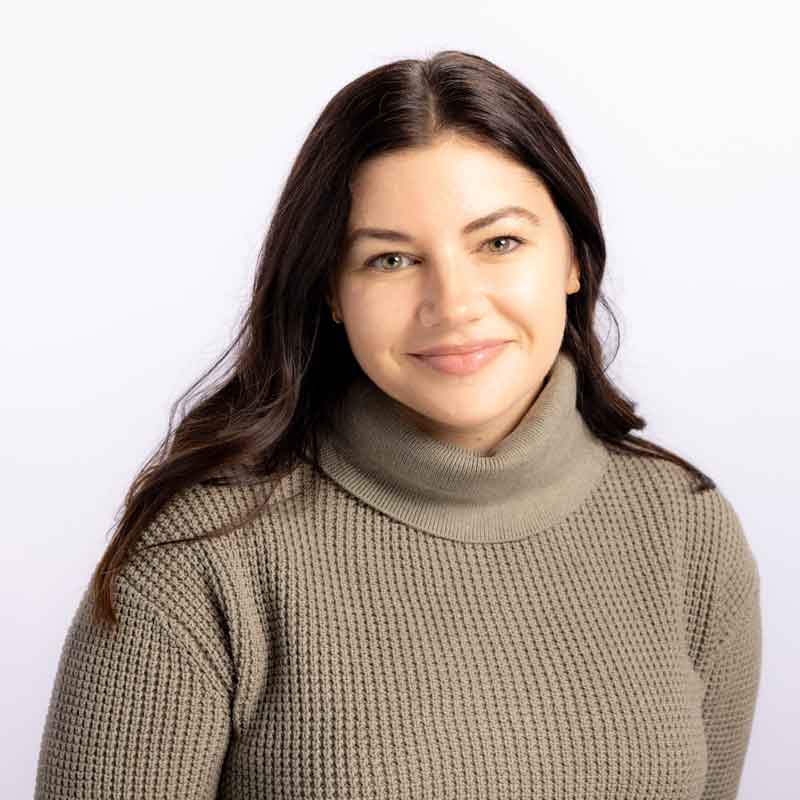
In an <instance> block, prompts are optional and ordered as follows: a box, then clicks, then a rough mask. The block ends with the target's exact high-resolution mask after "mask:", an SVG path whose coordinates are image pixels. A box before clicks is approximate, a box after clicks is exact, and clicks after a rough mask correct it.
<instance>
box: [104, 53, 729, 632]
mask: <svg viewBox="0 0 800 800" xmlns="http://www.w3.org/2000/svg"><path fill="white" fill-rule="evenodd" d="M443 134H458V135H461V136H464V137H468V138H470V139H471V140H473V141H475V142H478V143H482V144H485V145H487V146H489V147H493V148H496V149H497V150H498V151H500V152H502V153H504V154H507V155H510V156H511V157H513V158H514V159H516V160H517V161H518V162H519V163H521V164H524V165H526V166H527V167H528V168H529V169H531V170H533V171H534V172H535V173H536V175H537V176H538V177H539V178H540V179H541V181H543V182H544V184H545V185H546V187H547V189H548V191H549V194H550V196H551V198H552V200H553V203H554V204H555V206H556V208H557V209H558V211H559V212H560V214H561V215H562V217H563V219H564V221H565V222H566V224H567V226H568V228H569V232H570V236H571V245H572V247H573V251H574V252H575V253H576V255H577V257H578V261H579V266H580V276H581V286H580V290H579V291H578V292H576V293H575V294H570V295H568V296H567V323H566V329H565V332H564V338H563V341H562V345H561V349H562V350H565V351H567V352H568V353H569V354H571V355H572V357H573V359H574V361H575V363H576V366H577V368H578V393H577V405H578V408H579V410H580V413H581V414H582V416H583V418H584V419H585V420H586V422H587V424H588V426H589V428H590V429H591V430H592V431H593V433H594V434H595V435H596V436H598V437H599V438H600V439H602V440H603V441H604V442H606V443H607V445H608V446H610V447H613V448H616V449H618V450H624V451H628V452H632V453H639V454H644V455H647V456H651V457H654V458H662V459H667V460H669V461H672V462H674V463H676V464H680V465H682V466H683V467H685V468H686V469H688V470H689V471H690V472H691V473H692V475H693V476H694V477H695V478H696V479H697V480H698V483H697V485H696V486H695V487H694V490H695V491H702V490H706V489H711V488H714V487H715V484H714V482H713V481H712V480H711V478H710V477H708V476H707V475H706V474H705V473H703V472H701V471H700V470H699V469H697V468H696V467H694V466H692V465H691V464H690V463H688V462H687V461H685V460H684V459H683V458H681V457H680V456H678V455H676V454H675V453H672V452H670V451H669V450H666V449H665V448H663V447H661V446H659V445H657V444H655V443H653V442H651V441H648V440H646V439H644V438H642V437H640V436H635V435H633V434H632V433H631V431H632V430H640V429H642V428H644V427H645V424H646V423H645V420H644V419H643V418H642V417H641V416H639V415H637V414H636V413H634V409H635V407H636V404H635V403H634V402H632V401H631V400H630V399H629V398H628V397H626V396H625V395H624V394H623V393H622V392H621V391H620V390H619V389H618V388H616V387H615V386H614V385H613V383H612V382H611V381H610V380H609V378H608V377H607V375H606V369H607V365H605V364H604V363H603V352H602V347H601V342H600V340H599V339H598V337H597V334H596V333H595V330H594V325H595V313H596V307H597V304H598V303H600V305H601V306H602V307H603V308H604V309H605V310H606V312H607V313H608V316H609V319H610V320H611V322H612V323H613V327H614V328H615V329H616V334H617V335H616V340H617V349H618V347H619V344H618V343H619V324H618V322H617V320H616V318H615V316H614V313H613V311H612V309H611V307H610V305H609V303H608V301H607V299H606V298H605V297H604V295H603V293H602V291H601V284H602V280H603V273H604V271H605V259H606V248H605V241H604V238H603V233H602V230H601V227H600V221H599V214H598V209H597V205H596V202H595V198H594V195H593V193H592V190H591V188H590V186H589V183H588V181H587V179H586V176H585V175H584V173H583V171H582V170H581V168H580V166H579V165H578V163H577V161H576V160H575V157H574V155H573V153H572V151H571V149H570V147H569V145H568V144H567V141H566V139H565V137H564V134H563V133H562V131H561V129H560V127H559V125H558V124H557V122H556V121H555V119H554V117H553V115H552V114H551V113H550V111H549V110H548V109H547V107H546V106H545V105H544V103H543V102H542V101H541V100H540V99H539V98H538V97H537V96H536V95H535V94H533V93H532V91H531V90H530V89H528V88H526V87H525V86H524V85H523V84H522V83H520V82H519V81H518V80H516V79H515V78H514V77H512V76H511V75H510V74H509V73H508V72H506V71H504V70H503V69H501V68H500V67H498V66H496V65H495V64H493V63H492V62H490V61H487V60H486V59H484V58H482V57H480V56H477V55H474V54H471V53H464V52H460V51H455V50H445V51H441V52H438V53H436V54H435V55H433V56H431V57H430V58H427V59H424V60H418V59H404V60H400V61H395V62H393V63H390V64H386V65H384V66H380V67H377V68H375V69H373V70H370V71H369V72H367V73H365V74H364V75H362V76H360V77H358V78H356V79H355V80H353V81H352V82H351V83H349V84H347V85H346V86H345V87H344V88H342V89H341V90H340V91H339V92H337V93H336V94H335V95H334V97H333V98H332V99H331V100H330V102H329V103H328V104H327V105H326V107H325V108H324V109H323V111H322V113H321V114H320V116H319V119H318V120H317V121H316V123H315V124H314V126H313V128H312V130H311V132H310V133H309V135H308V137H307V139H306V141H305V142H304V143H303V145H302V147H301V148H300V152H299V154H298V156H297V158H296V159H295V162H294V164H293V166H292V169H291V172H290V173H289V176H288V178H287V180H286V184H285V186H284V188H283V191H282V192H281V195H280V197H279V199H278V202H277V206H276V209H275V212H274V215H273V216H272V219H271V222H270V224H269V227H268V230H267V233H266V236H265V238H264V241H263V244H262V246H261V249H260V252H259V255H258V263H257V271H256V275H255V279H254V284H253V290H252V298H251V300H250V303H249V306H248V307H247V308H246V310H245V312H244V314H243V317H242V320H241V322H240V325H239V328H238V331H237V333H236V336H235V337H234V340H233V342H232V343H231V344H230V345H229V346H228V347H227V349H226V350H225V351H224V352H223V354H222V355H221V356H220V357H219V359H217V361H216V362H215V363H214V364H213V365H212V366H211V367H210V368H209V369H208V370H207V371H206V372H205V373H204V374H203V375H201V377H200V378H198V380H197V381H196V382H195V383H194V384H192V385H191V386H190V387H189V389H187V390H186V392H185V393H184V394H183V395H181V397H179V398H178V400H176V401H175V403H174V404H173V406H172V409H171V412H170V418H169V425H168V431H167V434H166V435H165V437H164V439H163V441H162V442H161V443H160V445H159V446H158V448H157V449H156V450H155V452H154V453H153V454H152V455H151V456H150V458H149V459H148V460H147V462H146V463H145V465H144V466H143V467H142V468H141V470H140V471H139V473H138V474H137V476H136V478H135V479H134V481H133V483H132V485H131V486H130V488H129V490H128V492H127V494H126V496H125V500H124V504H123V506H122V513H121V515H118V516H119V521H118V523H116V529H115V530H114V535H113V537H112V539H111V541H110V542H109V544H108V546H107V548H106V551H105V553H104V554H103V556H102V557H101V559H100V561H99V563H98V565H97V567H96V568H95V571H94V574H93V575H92V579H91V584H90V590H91V593H92V597H93V600H94V613H95V619H96V620H97V621H106V622H110V623H112V624H113V625H115V626H116V624H117V615H116V612H115V610H114V604H113V597H114V594H113V578H114V575H115V573H117V572H118V571H119V570H120V569H121V568H122V566H123V565H124V564H125V563H126V561H127V560H128V559H129V558H130V556H131V555H132V553H133V552H134V546H135V544H136V542H137V540H138V539H140V538H141V533H142V531H143V530H144V529H145V528H146V526H147V525H148V524H149V523H150V522H151V521H152V520H153V518H154V517H155V516H156V514H157V513H158V512H159V510H160V509H161V508H162V507H163V506H164V505H165V504H166V503H167V502H168V501H169V499H170V498H171V497H172V496H173V495H175V494H176V493H177V492H179V491H181V490H182V489H184V488H187V487H189V486H190V485H192V484H200V485H226V484H231V483H237V484H247V485H266V486H270V485H274V482H275V481H276V480H277V479H279V478H280V477H281V476H283V475H285V474H286V473H287V472H288V471H290V470H291V469H292V468H293V466H294V465H296V464H297V463H298V462H300V461H303V462H306V463H310V464H312V465H313V466H314V468H315V469H316V470H319V469H320V468H319V464H318V461H317V453H318V450H317V431H318V429H319V426H320V425H321V424H323V423H324V422H325V421H326V420H329V419H331V417H332V415H333V414H334V413H335V411H336V408H337V403H338V402H339V401H340V400H341V398H342V395H343V393H344V390H345V388H346V387H347V385H348V384H349V383H350V381H351V380H352V379H353V378H354V377H355V376H356V374H357V373H359V372H360V367H359V365H358V363H357V362H356V360H355V358H354V356H353V354H352V352H351V350H350V347H349V344H348V341H347V337H346V335H345V333H344V330H343V328H342V327H341V326H337V325H336V324H335V323H334V322H333V321H332V319H331V316H330V313H329V308H328V303H327V300H328V298H329V297H330V289H331V286H332V280H334V277H335V275H336V274H337V265H339V264H340V260H341V257H342V255H343V242H344V239H345V234H346V227H347V222H348V215H349V211H350V182H351V180H352V178H353V175H354V172H355V171H356V170H357V169H358V167H359V165H361V164H363V163H364V162H365V161H367V160H368V159H370V158H371V157H373V156H376V155H378V154H381V153H387V152H390V151H394V150H400V149H402V148H409V147H417V146H426V145H430V144H431V143H433V141H434V140H435V139H436V137H437V136H439V135H443ZM232 353H233V358H232V361H231V363H230V365H229V366H228V367H227V368H226V369H225V371H224V372H223V374H222V375H221V376H220V377H219V378H218V379H217V380H216V381H215V382H214V384H212V385H211V386H210V387H209V388H207V389H206V390H203V391H199V392H197V396H194V397H193V395H194V393H195V390H197V389H198V387H199V386H201V384H203V382H204V381H205V380H206V378H208V377H209V375H211V374H212V373H213V372H214V370H216V369H217V368H218V367H219V366H220V365H221V364H222V363H223V362H224V361H225V359H227V358H228V356H229V355H231V354H232ZM614 357H616V352H615V353H614ZM612 360H613V359H612ZM179 408H180V415H181V419H180V423H179V424H178V425H177V426H175V419H176V414H177V413H178V410H179ZM268 497H269V493H268V492H267V493H266V495H265V496H264V501H265V502H266V501H267V499H268ZM263 508H264V503H258V504H256V505H255V506H254V507H253V508H252V509H250V510H249V511H248V513H247V514H246V515H244V516H242V517H241V518H240V519H239V520H237V521H236V522H235V523H232V524H229V525H226V526H223V527H220V528H217V529H215V530H214V531H211V532H208V533H205V534H203V535H199V534H198V535H197V536H196V537H194V540H196V539H200V538H209V537H211V536H219V535H223V534H225V533H228V532H230V531H231V530H232V529H233V528H234V527H235V526H238V525H241V524H244V523H246V522H248V521H249V520H251V519H253V518H255V517H256V516H257V515H258V514H259V513H260V512H261V511H262V510H263ZM185 541H191V539H176V540H171V541H170V542H162V543H159V544H177V543H179V542H185ZM151 546H154V545H151Z"/></svg>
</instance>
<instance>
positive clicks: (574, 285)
mask: <svg viewBox="0 0 800 800" xmlns="http://www.w3.org/2000/svg"><path fill="white" fill-rule="evenodd" d="M568 278H569V280H568V282H567V287H568V288H567V294H574V293H575V292H577V291H578V290H579V289H580V288H581V271H580V266H579V265H578V259H577V258H573V259H572V264H571V265H570V268H569V276H568Z"/></svg>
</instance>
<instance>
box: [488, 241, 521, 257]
mask: <svg viewBox="0 0 800 800" xmlns="http://www.w3.org/2000/svg"><path fill="white" fill-rule="evenodd" d="M510 241H514V242H517V246H519V245H521V244H522V243H523V242H524V241H525V240H524V239H520V237H519V236H493V237H492V238H491V239H487V240H486V241H485V242H484V244H489V243H490V242H510ZM516 249H517V248H516V247H512V248H511V250H508V249H506V250H501V251H500V254H501V255H502V254H503V253H512V252H513V251H514V250H516ZM495 252H498V251H497V250H495Z"/></svg>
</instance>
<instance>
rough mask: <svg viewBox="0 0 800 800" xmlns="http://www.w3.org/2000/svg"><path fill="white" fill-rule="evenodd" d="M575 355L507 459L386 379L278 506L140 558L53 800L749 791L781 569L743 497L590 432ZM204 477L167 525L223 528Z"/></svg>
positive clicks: (87, 664)
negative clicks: (417, 405) (459, 441)
mask: <svg viewBox="0 0 800 800" xmlns="http://www.w3.org/2000/svg"><path fill="white" fill-rule="evenodd" d="M576 386H577V382H576V371H575V368H574V364H573V362H572V361H571V359H570V358H569V357H568V356H567V355H566V354H564V353H559V355H558V357H557V358H556V360H555V362H554V365H553V367H552V370H551V371H550V372H549V373H548V375H547V379H546V381H545V382H544V385H543V387H542V389H541V391H540V392H539V394H538V396H537V397H536V399H535V402H534V403H533V404H532V405H531V407H530V409H529V411H528V412H527V414H526V415H525V417H524V418H523V419H522V420H521V422H520V423H519V425H518V426H517V427H516V428H515V429H514V430H513V431H512V432H511V433H510V434H509V435H508V436H507V437H506V438H505V439H503V440H502V442H501V443H500V445H499V446H498V447H497V448H496V449H495V451H494V452H493V453H491V454H489V455H481V454H479V453H477V452H475V451H471V450H467V449H464V448H461V447H458V446H456V445H453V444H450V443H444V442H442V441H439V440H437V439H434V438H432V437H429V436H427V435H426V434H425V433H423V432H422V431H421V430H418V429H417V428H416V427H415V426H414V425H413V424H412V423H411V422H410V420H409V418H408V417H406V416H404V415H403V413H402V408H401V407H400V406H399V405H398V403H397V401H396V400H394V399H393V398H391V397H389V396H388V395H386V394H385V393H383V392H382V391H380V390H379V389H378V388H377V387H376V386H375V385H374V384H372V383H371V382H370V381H369V380H368V379H366V378H365V377H363V376H362V377H361V378H360V379H359V380H357V381H356V382H355V383H354V384H353V385H352V387H351V388H350V391H349V393H348V395H347V398H346V399H347V403H346V404H345V407H344V413H343V414H342V415H341V417H339V418H337V419H336V421H335V424H334V425H333V426H332V427H331V428H330V429H326V432H325V433H324V435H323V436H322V438H321V440H320V444H321V453H320V457H321V463H322V465H323V467H324V469H323V473H322V474H318V473H316V472H315V471H314V470H313V469H312V468H311V466H310V465H309V464H306V463H303V462H301V463H300V464H299V465H298V467H297V468H296V469H295V470H294V471H293V472H292V473H291V474H289V475H286V476H284V477H283V478H282V479H281V481H280V482H279V483H278V485H277V488H276V490H275V494H274V495H273V497H272V499H271V501H270V506H269V507H268V508H267V509H265V511H264V512H263V513H262V514H261V515H260V516H259V517H258V519H257V520H255V521H254V522H251V523H249V524H247V525H244V526H240V527H239V528H237V529H236V531H234V532H233V533H232V534H228V535H226V536H222V537H219V538H216V539H212V540H207V541H192V542H190V543H188V544H179V545H172V546H169V547H165V548H154V549H150V550H146V551H142V552H139V553H136V554H135V555H134V557H133V559H132V561H131V562H130V563H129V564H127V565H126V567H125V568H124V571H123V573H122V574H121V575H120V577H119V579H118V581H117V583H116V596H115V602H116V607H117V609H118V612H119V615H120V628H119V629H118V630H116V631H113V630H112V629H111V628H104V627H100V626H95V625H94V624H93V623H92V622H91V619H90V616H89V612H90V605H89V603H90V600H89V595H88V589H87V592H86V593H84V595H83V599H82V600H81V601H80V604H79V605H78V607H77V610H76V611H75V613H74V616H73V618H72V622H71V624H70V626H69V628H68V630H67V632H66V637H65V641H64V644H63V649H62V652H61V657H60V660H59V663H58V667H57V673H56V677H55V682H54V686H53V689H52V695H51V698H50V705H49V709H48V712H47V718H46V721H45V724H44V730H43V735H42V739H41V748H40V753H39V761H38V770H37V775H36V787H35V797H36V798H37V800H83V799H84V798H86V799H87V800H88V798H94V799H95V800H99V799H100V798H103V799H108V800H112V799H113V800H124V799H127V798H131V800H133V798H136V800H149V799H151V798H152V799H155V798H164V800H166V799H167V798H169V800H184V799H185V800H189V798H191V800H199V799H200V798H239V799H240V800H255V798H259V799H261V798H267V797H269V798H280V799H281V800H288V798H354V799H356V798H381V800H392V799H395V798H396V799H397V800H412V798H413V800H420V799H421V798H437V800H444V799H445V798H461V799H462V800H471V799H472V798H504V799H507V798H540V799H541V800H556V798H560V799H562V800H584V799H585V800H608V799H609V798H615V799H618V800H645V798H652V799H653V800H679V798H680V800H696V799H697V798H702V799H703V800H727V799H728V798H734V797H736V795H737V789H738V785H739V782H740V777H741V772H742V768H743V764H744V759H745V754H746V750H747V747H748V740H749V737H750V731H751V725H752V720H753V714H754V708H755V703H756V696H757V692H758V685H759V678H760V667H761V612H760V605H759V573H758V569H757V566H756V562H755V560H754V556H753V553H752V551H751V548H750V546H749V544H748V541H747V539H746V538H745V535H744V533H743V530H742V526H741V524H740V521H739V518H738V516H737V514H736V512H735V511H734V510H733V508H732V506H731V504H730V503H729V501H728V500H727V499H726V498H725V496H724V495H723V494H722V492H721V491H720V490H719V488H717V489H714V490H711V491H706V492H702V493H693V492H692V491H691V488H692V484H693V479H692V478H691V476H690V474H689V473H688V472H687V471H686V470H685V469H683V468H682V467H680V466H678V465H676V464H673V463H671V462H667V461H664V460H661V459H654V458H650V457H646V456H643V455H636V454H630V453H622V452H619V451H617V450H615V449H613V448H610V447H607V446H606V445H605V444H603V443H602V442H601V441H600V440H599V439H597V438H596V437H594V436H593V435H592V434H591V433H590V432H589V430H588V428H587V426H586V424H585V422H584V420H583V417H582V416H581V415H580V413H579V412H578V410H577V408H576V396H577V395H576ZM255 491H256V490H255V489H253V488H245V487H214V486H200V485H197V486H193V487H190V488H188V489H186V490H184V491H182V492H180V493H179V494H178V495H176V496H175V497H173V498H172V499H171V500H170V501H169V502H168V504H167V505H166V506H165V507H164V508H163V509H162V510H161V511H160V512H159V514H158V516H157V518H156V519H155V520H154V521H153V523H152V524H151V525H149V526H148V527H147V529H146V531H145V535H144V539H143V542H145V543H148V544H149V543H153V542H156V541H167V540H170V539H177V538H183V537H187V536H188V537H192V536H194V535H196V534H198V533H203V532H206V531H210V530H212V529H213V528H214V527H216V526H217V525H219V524H220V523H222V522H224V521H227V520H230V519H232V518H234V517H236V516H238V515H240V514H241V513H242V512H243V511H244V510H245V509H246V508H248V507H250V505H251V504H252V503H254V502H255V495H254V492H255Z"/></svg>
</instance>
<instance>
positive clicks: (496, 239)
mask: <svg viewBox="0 0 800 800" xmlns="http://www.w3.org/2000/svg"><path fill="white" fill-rule="evenodd" d="M509 241H514V242H516V243H517V247H519V246H520V245H522V244H524V243H525V240H524V239H522V238H520V237H519V236H492V238H491V239H486V240H485V241H484V242H482V243H481V247H483V246H484V245H487V244H490V243H494V242H509ZM517 247H512V248H511V249H510V250H509V249H508V248H504V249H502V250H494V251H493V252H494V254H496V255H505V254H506V253H513V252H514V250H516V249H517ZM382 258H412V257H411V256H406V254H405V253H381V254H380V255H378V256H375V257H374V258H371V259H370V260H369V261H367V262H366V264H365V266H367V267H369V268H370V269H374V270H376V271H377V272H399V271H400V270H399V269H381V268H380V267H379V266H377V262H379V261H380V259H382Z"/></svg>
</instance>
